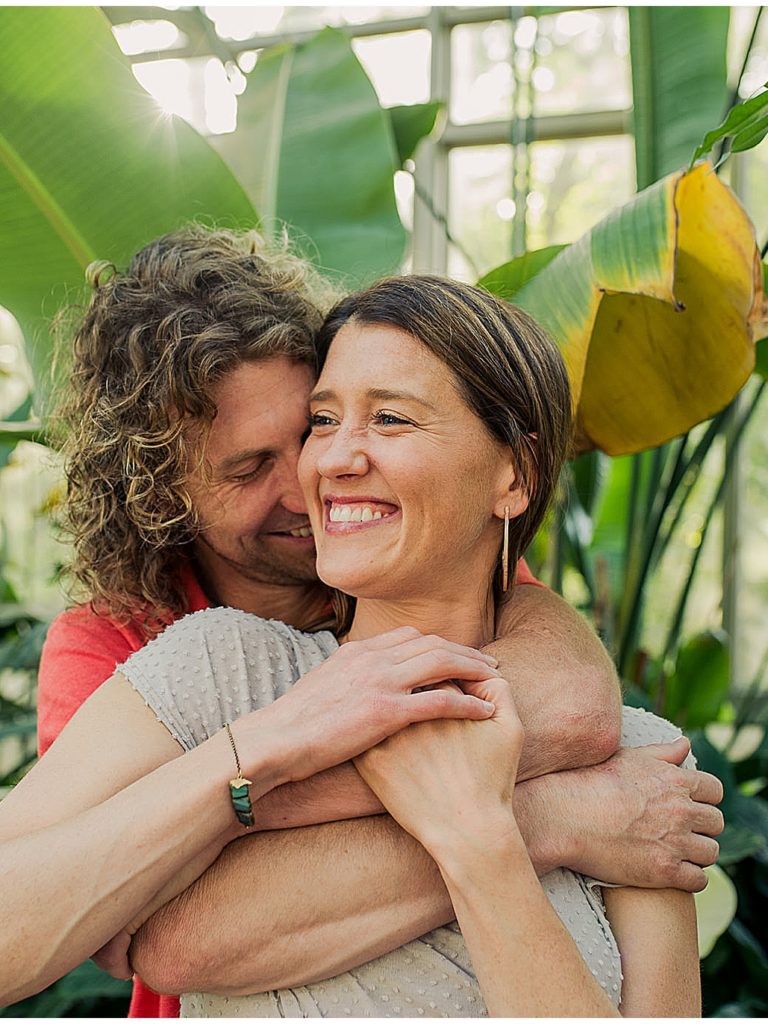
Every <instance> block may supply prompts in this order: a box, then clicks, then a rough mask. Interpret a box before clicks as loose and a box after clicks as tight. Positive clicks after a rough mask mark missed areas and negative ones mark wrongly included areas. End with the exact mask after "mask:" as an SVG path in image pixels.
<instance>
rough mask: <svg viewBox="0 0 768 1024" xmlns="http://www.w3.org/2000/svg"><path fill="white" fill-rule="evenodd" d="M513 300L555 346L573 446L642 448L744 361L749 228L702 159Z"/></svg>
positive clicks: (752, 318) (675, 429) (740, 370)
mask: <svg viewBox="0 0 768 1024" xmlns="http://www.w3.org/2000/svg"><path fill="white" fill-rule="evenodd" d="M509 266H510V267H513V266H514V261H513V264H510V265H509ZM511 273H512V271H510V274H511ZM494 275H495V276H494V282H495V284H496V288H498V289H499V290H502V291H503V290H504V289H503V287H502V286H500V285H499V283H498V281H499V277H498V275H497V272H494ZM509 291H510V289H506V292H507V294H509ZM514 300H515V302H516V303H517V304H518V305H519V306H522V307H523V308H524V309H526V310H527V311H528V312H529V313H530V314H531V315H532V316H534V317H535V318H536V319H537V320H539V321H540V322H541V323H542V324H544V326H546V327H547V328H548V330H549V331H550V333H551V334H552V336H553V337H554V338H555V340H556V341H557V342H558V344H559V345H560V348H561V351H562V353H563V357H564V359H565V362H566V364H567V366H568V371H569V375H570V379H571V387H572V389H573V396H574V403H575V407H576V414H577V444H578V447H579V448H580V449H581V450H586V449H590V448H599V449H601V450H602V451H605V452H607V453H608V454H610V455H621V454H627V453H630V452H637V451H641V450H643V449H645V448H649V447H652V446H655V445H658V444H660V443H662V442H663V441H666V440H668V439H670V438H672V437H675V436H677V435H678V434H681V433H683V432H684V431H686V430H688V429H689V428H690V427H691V426H693V425H694V424H695V423H698V422H700V421H701V420H704V419H706V418H707V417H709V416H711V415H713V414H714V413H715V412H717V411H719V410H720V409H722V408H723V407H724V406H725V405H727V404H728V402H729V401H730V400H731V399H732V398H733V396H734V395H735V394H736V393H737V392H738V390H739V389H740V388H741V386H742V385H743V383H744V381H745V380H746V378H747V377H748V376H749V374H750V372H751V371H752V368H753V367H754V363H755V344H754V338H755V337H761V333H760V327H759V318H760V316H761V310H762V302H763V291H762V270H761V264H760V258H759V253H758V251H757V246H756V243H755V237H754V230H753V228H752V224H751V223H750V221H749V218H748V217H747V215H746V214H745V212H744V210H743V209H742V207H741V205H740V203H739V202H738V200H737V199H736V197H735V196H734V195H733V193H732V192H731V191H730V190H729V189H728V188H727V187H726V186H725V185H723V183H722V182H721V181H720V180H719V178H718V177H717V176H716V175H715V174H714V173H713V171H712V168H711V167H710V166H709V165H708V164H701V165H699V166H697V167H696V168H694V170H693V171H691V172H690V173H683V172H678V173H676V174H672V175H669V176H668V177H666V178H664V179H662V181H659V182H657V183H656V184H655V185H652V186H651V187H650V188H648V189H646V190H645V191H643V192H641V193H639V194H638V195H637V196H635V198H634V199H633V200H632V201H631V202H629V203H628V204H627V205H625V206H623V207H621V208H620V209H618V210H616V211H614V212H613V213H612V214H610V215H609V216H608V217H607V218H605V220H603V221H601V222H600V223H599V224H598V225H596V226H595V227H594V228H593V229H592V230H591V231H590V232H588V233H587V234H586V235H584V236H583V237H582V238H581V239H580V240H579V241H578V242H575V243H574V244H573V245H571V246H568V247H567V248H566V249H564V250H563V251H562V252H561V253H559V254H557V255H555V256H554V258H553V259H552V260H551V261H550V262H549V263H547V265H546V266H545V267H544V268H543V269H542V270H540V271H539V273H537V274H536V275H535V277H533V278H532V279H531V280H529V281H527V283H525V284H524V285H523V286H522V287H521V288H520V289H519V290H517V291H515V292H514ZM754 332H757V333H754Z"/></svg>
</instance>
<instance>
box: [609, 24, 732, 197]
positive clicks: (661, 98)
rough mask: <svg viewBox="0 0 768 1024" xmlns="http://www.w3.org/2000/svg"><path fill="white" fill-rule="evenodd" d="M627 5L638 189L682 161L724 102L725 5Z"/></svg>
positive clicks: (719, 113)
mask: <svg viewBox="0 0 768 1024" xmlns="http://www.w3.org/2000/svg"><path fill="white" fill-rule="evenodd" d="M628 11H629V39H630V52H631V66H632V90H633V111H634V125H633V128H634V136H635V161H636V165H637V187H638V188H645V187H646V185H649V184H650V183H651V182H653V181H656V180H657V179H659V178H661V177H663V175H665V174H668V173H669V172H670V171H673V170H675V169H676V168H678V167H681V166H682V165H683V164H685V163H686V161H687V160H688V158H689V155H690V153H691V150H692V149H693V147H694V146H695V145H696V143H697V142H698V141H699V139H700V138H701V137H702V135H703V133H704V132H705V131H706V130H707V128H709V126H710V125H711V124H713V123H714V122H715V121H716V120H717V119H718V118H719V117H720V116H721V114H722V111H723V109H724V108H725V106H726V104H727V96H728V90H727V81H726V76H727V67H726V50H727V43H728V24H729V10H728V8H727V7H697V8H696V9H695V11H693V10H691V8H689V7H656V6H653V7H646V6H638V5H633V6H630V7H629V8H628Z"/></svg>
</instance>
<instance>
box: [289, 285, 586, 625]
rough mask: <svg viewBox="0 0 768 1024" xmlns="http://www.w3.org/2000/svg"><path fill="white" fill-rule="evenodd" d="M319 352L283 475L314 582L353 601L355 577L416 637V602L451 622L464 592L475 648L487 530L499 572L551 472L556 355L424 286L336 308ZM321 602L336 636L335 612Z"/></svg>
mask: <svg viewBox="0 0 768 1024" xmlns="http://www.w3.org/2000/svg"><path fill="white" fill-rule="evenodd" d="M319 349H320V358H321V360H322V361H323V369H322V374H321V377H320V380H319V381H318V384H317V387H316V389H315V391H314V392H313V394H312V397H311V412H312V416H311V424H312V431H311V434H310V437H309V439H308V441H307V443H306V445H305V448H304V453H303V455H302V459H301V462H300V466H299V472H300V475H301V479H302V485H303V487H304V490H305V492H306V493H307V495H308V496H309V508H310V517H311V519H312V521H313V526H314V530H315V535H316V544H317V552H318V562H317V568H318V573H319V575H320V577H321V578H322V579H324V580H325V581H326V582H328V583H330V584H332V585H333V586H335V587H336V588H338V589H339V590H342V591H344V592H345V593H346V594H354V595H356V596H363V595H365V594H366V593H367V589H366V580H365V575H366V574H367V575H368V578H369V580H370V582H371V583H372V584H373V586H374V588H375V590H376V593H377V594H378V596H379V597H385V596H386V597H387V598H389V599H396V600H398V601H399V602H403V601H406V600H407V602H408V606H409V609H410V614H411V616H416V617H415V618H413V617H412V618H411V619H409V620H408V621H411V622H414V623H415V624H417V625H418V624H419V623H420V621H421V618H422V616H421V614H420V613H419V612H418V611H417V609H416V607H415V602H416V599H417V597H420V596H421V597H426V598H427V603H428V604H431V603H432V602H437V601H441V600H442V601H443V602H444V607H451V606H453V605H454V604H455V595H456V593H457V589H458V588H459V587H463V588H466V587H467V586H468V585H470V586H471V585H474V586H476V588H477V592H476V593H474V595H472V596H473V598H474V600H475V601H476V602H478V605H479V606H480V607H483V608H486V609H487V615H486V623H485V626H484V627H483V632H482V637H485V639H482V638H480V639H478V638H477V637H475V639H474V640H472V641H469V640H468V641H467V642H475V641H478V642H480V643H484V642H486V641H487V638H488V635H489V630H490V634H491V635H492V632H493V625H492V624H493V609H494V601H495V599H496V598H498V597H499V596H500V594H501V590H502V577H503V567H502V565H501V561H500V560H499V558H498V556H499V550H500V544H501V528H500V525H501V523H502V522H503V521H504V519H505V516H506V518H507V519H509V520H511V525H510V527H509V530H508V539H509V545H508V560H509V564H510V565H512V566H513V567H514V565H515V564H516V563H517V560H518V558H519V557H520V555H521V553H522V552H523V551H524V550H525V548H526V547H527V546H528V544H529V543H530V541H531V540H532V538H533V535H534V533H535V532H536V529H537V527H538V524H539V523H540V521H541V518H542V516H543V514H544V511H545V509H546V506H547V504H548V502H549V500H550V498H551V495H552V493H553V489H554V486H555V483H556V480H557V476H558V472H559V467H560V465H561V464H562V461H563V459H564V458H565V453H566V448H567V444H568V437H569V427H570V405H571V403H570V390H569V385H568V378H567V375H566V373H565V369H564V367H563V364H562V360H561V359H560V356H559V354H558V352H557V349H556V348H555V346H554V344H553V342H552V341H551V340H550V339H549V338H548V337H547V335H546V334H545V333H544V332H543V331H542V330H541V329H540V328H539V327H538V325H537V324H536V323H535V322H534V321H533V320H532V319H531V318H530V317H529V316H527V314H525V313H524V312H522V310H518V309H516V308H515V307H513V306H510V305H509V304H508V303H504V302H502V301H500V300H499V299H497V298H496V297H494V296H492V295H490V294H488V293H486V292H483V291H481V290H480V289H478V288H472V287H469V286H466V285H461V284H459V283H457V282H452V281H447V280H444V279H441V278H436V277H427V276H421V277H412V278H408V277H400V278H390V279H388V280H385V281H382V282H380V283H379V284H377V285H374V286H373V287H372V288H370V289H368V290H367V291H365V292H361V293H358V294H356V295H352V296H349V297H348V298H346V299H344V300H342V301H341V302H340V303H339V304H338V305H337V306H336V307H335V308H334V309H333V310H332V311H331V313H330V314H329V316H328V318H327V319H326V322H325V324H324V325H323V329H322V331H321V332H320V338H319ZM403 382H407V386H406V387H404V385H403ZM377 512H378V513H380V515H377ZM372 528H375V529H373V534H372V535H371V536H369V535H368V531H370V530H371V529H372ZM361 531H365V533H362V532H361ZM494 564H495V565H496V569H495V570H494V569H493V566H494ZM425 569H428V570H429V571H428V573H425V571H424V570H425ZM329 572H330V575H329ZM385 581H386V582H385ZM469 581H472V583H471V584H470V583H469ZM382 588H384V589H382ZM419 589H420V590H421V595H419V593H418V591H419ZM337 603H338V604H339V606H340V607H341V606H344V608H345V611H344V612H343V614H342V618H343V621H342V622H341V623H340V626H341V628H342V629H346V628H349V626H350V624H351V618H350V614H351V605H350V604H349V603H348V602H346V601H345V600H344V598H341V599H339V598H337ZM426 618H427V619H428V618H429V615H427V616H426ZM489 622H490V624H491V625H490V627H489V625H488V623H489Z"/></svg>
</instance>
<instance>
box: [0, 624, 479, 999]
mask: <svg viewBox="0 0 768 1024" xmlns="http://www.w3.org/2000/svg"><path fill="white" fill-rule="evenodd" d="M179 625H180V624H179ZM196 627H197V628H199V630H201V631H202V630H203V623H202V622H200V623H197V624H196ZM173 628H174V627H172V628H171V630H169V631H167V632H166V633H165V634H163V637H161V638H159V640H158V641H156V642H155V643H156V644H158V645H159V646H158V647H155V648H153V651H152V652H151V654H150V656H149V658H148V659H147V660H148V662H149V664H150V666H154V671H156V672H157V673H160V674H162V673H163V671H164V669H163V667H162V666H163V665H164V664H165V662H167V661H168V660H169V659H165V661H164V660H163V659H160V658H158V652H159V651H162V650H163V644H164V643H168V642H171V643H172V644H173V643H175V642H176V641H177V640H178V635H176V636H171V633H172V630H173ZM209 639H211V638H209ZM213 639H215V638H213ZM412 639H413V631H410V630H406V631H402V630H400V631H398V630H395V631H393V632H392V633H389V634H385V635H384V636H382V637H379V638H377V639H376V641H375V642H374V641H371V642H366V643H360V644H349V645H347V648H346V649H345V651H344V652H343V653H342V652H337V654H338V657H336V656H334V658H336V660H335V661H334V658H330V659H328V660H327V661H326V662H324V663H323V664H321V665H320V666H318V667H317V668H315V669H313V670H312V671H311V672H308V673H307V674H306V675H305V676H304V677H303V678H302V679H301V680H299V682H297V683H296V684H295V685H294V686H293V687H292V688H291V689H290V691H289V692H288V693H286V694H284V695H283V696H282V697H280V698H279V699H278V700H276V701H274V703H272V704H270V705H269V706H268V707H265V708H262V709H261V710H258V711H255V712H252V713H250V714H247V715H245V716H244V717H243V718H241V719H239V720H238V721H237V722H235V723H234V724H233V725H232V732H233V733H234V735H235V740H236V742H237V746H238V749H239V753H240V758H241V761H242V765H243V770H244V773H245V775H246V777H250V778H251V780H252V788H251V794H252V798H253V799H256V800H258V798H259V797H260V796H262V795H263V794H264V793H266V792H267V791H268V790H271V789H273V788H274V787H276V786H279V785H282V784H285V783H288V782H292V781H296V780H298V779H302V778H305V777H306V776H308V775H312V774H315V773H316V772H318V771H323V770H325V769H326V768H328V767H330V766H332V765H334V764H338V763H339V762H341V761H345V760H347V759H348V758H349V757H351V756H354V755H355V754H357V753H360V752H361V751H362V750H364V749H366V747H367V746H370V745H372V744H375V743H377V742H379V741H380V740H381V739H382V738H383V737H384V736H386V735H389V734H391V733H392V732H394V731H396V730H398V729H400V728H402V727H404V726H405V725H407V724H408V723H409V722H412V721H415V720H423V719H426V718H430V717H433V716H435V715H443V716H450V715H475V716H477V717H487V716H488V714H489V711H492V707H490V708H489V706H488V705H486V704H484V703H483V702H482V701H480V700H477V699H475V698H474V697H471V696H466V695H464V694H459V693H452V694H445V693H441V692H440V691H429V692H417V693H414V692H412V691H413V690H414V689H417V688H420V687H422V686H424V685H427V684H428V683H430V682H434V681H435V678H434V677H435V673H438V678H442V677H443V676H444V675H445V674H446V673H447V674H449V675H458V676H459V677H466V678H469V679H477V678H484V677H485V676H487V675H488V674H489V673H490V674H493V670H492V669H491V668H490V666H489V664H488V662H487V660H484V659H483V658H482V657H481V656H480V655H478V654H477V652H472V651H469V650H468V649H466V648H459V647H458V646H457V645H454V644H447V643H445V642H444V641H441V642H440V643H438V644H433V645H432V648H431V651H432V653H431V656H430V657H428V658H426V659H425V658H423V657H420V656H416V657H413V656H411V655H410V654H403V653H401V651H402V648H403V645H404V644H405V645H407V644H408V642H409V641H410V640H412ZM161 642H162V643H161ZM176 650H177V648H176V647H172V651H173V652H175V651H176ZM339 662H342V663H343V665H344V668H345V671H339V668H338V665H339ZM393 665H396V666H397V668H396V670H395V669H393ZM145 668H146V664H145ZM128 671H129V666H128V665H127V666H126V672H128ZM381 672H383V674H384V678H381V676H380V673H381ZM184 673H185V668H184V664H183V659H181V656H180V655H179V656H178V657H176V658H175V659H174V660H173V664H172V665H171V667H170V673H169V675H168V678H167V679H165V681H166V682H167V683H168V687H167V691H168V694H170V695H171V696H172V694H173V689H174V686H175V685H181V684H183V683H184V682H185V676H184ZM168 694H166V696H167V695H168ZM166 710H167V709H166ZM180 753H181V751H180V748H179V746H178V744H177V743H176V742H175V741H174V740H173V739H172V738H171V736H170V734H169V733H168V732H167V731H166V729H165V727H164V726H163V725H161V724H160V723H159V722H158V721H157V719H156V718H155V714H154V712H153V711H151V710H150V709H149V708H148V707H147V705H146V704H145V702H144V700H143V698H142V697H141V696H140V695H139V693H137V692H136V691H135V690H134V689H133V688H132V687H131V686H130V685H129V683H128V682H127V681H126V679H125V678H123V677H122V676H121V675H120V674H119V673H118V674H117V675H116V676H115V677H113V679H111V680H108V681H107V682H106V683H105V684H104V685H103V686H102V687H100V689H99V690H98V691H97V692H96V693H95V694H94V695H93V696H92V697H91V698H90V699H89V700H88V701H86V703H85V704H84V705H83V706H82V708H80V710H79V711H78V712H77V713H76V714H75V716H74V717H73V718H72V719H71V721H70V722H69V723H68V724H67V726H66V727H65V729H64V730H63V731H62V733H61V735H60V737H59V739H58V740H57V741H56V743H54V745H53V746H52V747H51V749H50V750H49V751H48V753H47V754H46V755H45V757H43V758H42V759H41V761H40V762H39V763H38V764H37V765H36V766H35V767H34V768H33V769H32V771H30V772H29V774H28V775H27V776H26V777H25V778H24V779H23V780H22V782H21V783H19V785H18V786H17V787H16V788H15V789H14V790H13V792H12V793H11V794H10V795H9V796H8V797H6V799H5V800H4V801H3V803H2V805H0V857H1V858H2V864H3V871H2V872H0V905H1V906H2V907H3V912H4V915H6V919H7V920H9V921H15V922H19V923H21V922H23V925H22V924H19V926H18V927H17V928H16V929H15V930H11V929H4V930H3V931H2V933H0V1003H2V1002H12V1001H16V1000H18V999H21V998H23V997H25V996H26V995H30V994H32V993H34V992H35V991H38V990H39V989H40V988H43V987H45V985H47V984H49V983H50V982H52V981H54V980H55V979H56V978H57V977H60V976H61V975H62V974H64V973H65V972H66V971H67V970H69V969H70V968H71V967H74V966H75V965H76V964H78V963H79V962H80V961H81V960H83V959H85V957H87V956H89V955H91V954H92V953H93V952H95V951H96V950H97V949H99V948H100V947H102V946H103V945H104V944H105V943H106V942H107V941H108V940H109V939H110V938H111V937H112V936H114V935H116V933H117V932H119V931H120V930H121V929H122V928H123V927H124V926H125V924H126V923H127V922H129V921H131V920H132V919H133V918H134V917H135V915H137V914H138V913H139V912H140V911H141V909H142V908H143V907H145V906H146V905H147V904H151V903H152V902H153V900H154V899H155V898H156V894H157V892H158V890H160V889H162V888H163V887H166V886H168V884H169V883H171V890H170V891H169V893H168V896H167V898H170V896H171V895H174V891H173V885H174V884H176V878H177V875H178V873H180V872H181V871H182V870H183V869H184V867H185V865H186V864H188V862H189V861H190V860H195V859H197V860H198V861H199V855H200V854H202V853H204V852H205V851H208V852H209V853H210V859H213V857H215V855H216V853H217V852H218V851H219V850H220V849H221V848H222V847H223V845H224V844H225V843H226V842H228V841H229V840H230V839H232V838H233V836H234V835H235V834H238V832H239V826H238V825H237V822H236V819H235V817H234V814H233V810H232V807H231V804H230V802H229V797H228V786H227V783H228V780H229V779H230V778H231V777H232V776H233V775H234V774H235V772H234V770H233V757H232V750H231V748H230V746H229V741H228V739H227V737H226V735H225V734H224V733H223V732H221V731H218V732H216V733H215V734H214V735H213V736H211V737H210V738H209V739H206V740H205V741H204V742H202V743H200V745H199V746H198V747H197V748H196V749H194V750H191V751H189V752H188V753H187V754H185V755H184V756H183V757H180V756H178V755H179V754H180ZM147 773H149V774H147ZM142 776H143V777H142ZM207 862H208V858H207V857H204V858H203V860H202V862H200V863H199V867H200V870H202V869H203V868H204V867H205V866H206V863H207ZM176 891H177V890H176Z"/></svg>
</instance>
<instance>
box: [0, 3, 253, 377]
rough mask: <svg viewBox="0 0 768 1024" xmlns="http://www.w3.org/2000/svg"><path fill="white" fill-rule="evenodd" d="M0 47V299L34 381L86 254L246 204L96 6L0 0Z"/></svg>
mask: <svg viewBox="0 0 768 1024" xmlns="http://www.w3.org/2000/svg"><path fill="white" fill-rule="evenodd" d="M0 51H2V54H3V59H2V61H0V223H2V225H3V230H2V232H1V233H0V303H2V305H4V306H5V307H6V308H7V309H9V310H10V311H11V312H12V313H13V314H14V315H15V316H16V318H17V320H18V321H19V322H20V324H21V326H22V328H23V330H24V334H25V339H26V342H27V345H28V352H29V355H30V358H31V361H32V364H33V368H34V369H35V371H36V374H37V378H38V384H40V383H41V382H44V381H45V380H46V376H47V373H48V370H49V364H50V342H49V338H48V330H47V321H48V318H50V316H51V315H52V314H53V313H54V312H55V311H56V309H57V308H59V306H61V305H62V304H63V303H64V302H66V301H72V300H73V299H74V300H79V298H80V294H81V292H82V285H83V271H84V269H85V267H87V266H88V264H89V263H91V261H93V260H96V259H107V260H112V261H114V262H115V263H117V264H122V263H124V262H125V261H127V259H128V258H129V257H130V256H131V255H132V254H133V253H134V252H135V251H136V249H138V248H139V247H140V246H141V245H143V244H144V243H145V242H148V241H149V240H150V239H152V238H154V237H156V236H157V235H160V234H162V233H164V232H166V231H170V230H173V229H174V228H176V227H179V226H180V225H181V224H182V223H184V222H185V221H187V220H190V219H192V218H194V217H196V216H197V217H202V216H204V217H207V218H213V219H215V220H217V221H220V222H225V223H228V224H233V225H234V224H240V225H243V226H247V225H250V224H253V223H254V221H255V220H256V214H255V212H254V209H253V207H252V205H251V203H250V202H249V201H248V199H247V197H246V196H245V194H244V192H243V190H242V188H241V187H240V185H239V184H238V182H237V181H236V179H235V178H234V176H233V175H232V173H231V171H230V170H229V169H228V168H227V167H226V166H225V164H224V163H223V161H222V160H221V158H220V157H219V156H218V154H217V153H215V152H214V151H213V149H212V148H211V147H210V146H209V145H208V143H207V142H206V141H205V139H203V138H202V137H201V136H200V135H198V134H197V132H195V131H194V130H193V129H192V128H191V127H190V126H189V125H188V124H186V123H185V122H184V121H182V120H180V119H178V118H172V117H166V116H165V115H163V114H161V112H160V111H159V110H158V108H157V105H156V104H155V103H154V101H153V100H152V99H151V98H150V97H149V96H148V95H147V93H146V92H145V91H144V90H143V89H142V88H141V86H140V85H139V84H138V82H137V81H136V79H135V78H134V76H133V73H132V72H131V68H130V64H129V62H128V60H127V59H126V58H125V57H123V55H122V54H121V53H120V51H119V49H118V47H117V44H116V42H115V40H114V38H113V36H112V32H111V29H110V26H109V23H108V21H107V19H106V18H105V16H104V15H103V14H102V13H101V12H100V11H99V10H98V8H87V7H68V8H56V7H26V8H24V7H4V8H2V9H0ZM41 54H45V74H41V73H40V55H41Z"/></svg>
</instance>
